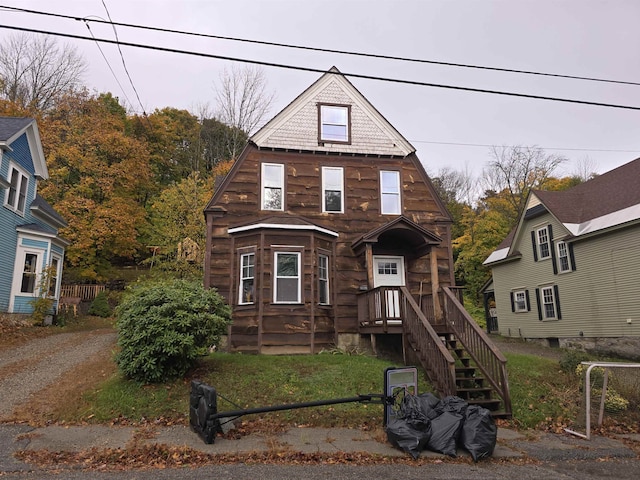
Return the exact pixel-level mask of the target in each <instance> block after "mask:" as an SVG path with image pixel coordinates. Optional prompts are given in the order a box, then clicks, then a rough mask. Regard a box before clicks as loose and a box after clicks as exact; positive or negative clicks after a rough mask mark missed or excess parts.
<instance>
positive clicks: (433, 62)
mask: <svg viewBox="0 0 640 480" xmlns="http://www.w3.org/2000/svg"><path fill="white" fill-rule="evenodd" d="M0 8H6V9H8V10H15V11H19V12H24V13H33V14H36V15H45V16H52V17H58V18H65V19H71V20H79V21H85V19H82V18H79V17H75V16H71V15H63V14H60V13H50V12H42V11H37V10H29V9H26V8H18V7H5V6H2V5H0ZM90 21H92V22H99V23H111V24H112V25H118V26H120V27H129V28H139V29H143V30H152V31H156V32H163V33H177V34H180V35H191V36H196V37H204V38H213V39H217V40H228V41H233V42H243V43H251V44H256V45H267V46H271V47H282V48H291V49H298V50H306V51H312V52H322V53H335V54H339V55H352V56H359V57H367V58H375V59H382V60H397V61H402V62H413V63H425V64H431V65H441V66H446V67H457V68H471V69H476V70H490V71H496V72H506V73H517V74H523V75H537V76H544V77H555V78H565V79H571V80H584V81H590V82H603V83H615V84H621V85H635V86H640V82H631V81H625V80H612V79H607V78H597V77H585V76H578V75H566V74H560V73H547V72H536V71H532V70H518V69H513V68H501V67H489V66H484V65H471V64H464V63H453V62H443V61H437V60H426V59H420V58H409V57H400V56H395V55H381V54H375V53H367V52H351V51H347V50H334V49H329V48H320V47H309V46H302V45H292V44H287V43H278V42H268V41H263V40H252V39H247V38H238V37H228V36H222V35H212V34H206V33H197V32H188V31H184V30H173V29H169V28H161V27H152V26H148V25H136V24H132V23H120V22H107V21H105V20H98V19H91V20H90Z"/></svg>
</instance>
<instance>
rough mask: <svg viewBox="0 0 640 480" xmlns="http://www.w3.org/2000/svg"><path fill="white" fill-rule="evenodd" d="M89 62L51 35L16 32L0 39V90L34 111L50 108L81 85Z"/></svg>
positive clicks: (13, 100) (9, 98)
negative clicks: (1, 41)
mask: <svg viewBox="0 0 640 480" xmlns="http://www.w3.org/2000/svg"><path fill="white" fill-rule="evenodd" d="M85 70H86V62H85V60H84V58H83V57H82V56H81V55H80V54H79V53H78V50H77V49H76V48H75V47H73V46H71V45H68V44H67V45H63V46H59V45H58V43H57V42H56V40H55V39H53V38H52V37H49V36H44V35H43V36H35V35H28V34H15V35H11V36H9V37H8V38H7V40H6V41H5V42H4V43H0V94H1V95H2V97H3V98H5V99H7V100H9V101H11V102H14V103H16V104H17V105H19V106H21V107H24V108H29V109H31V110H34V111H46V110H49V109H51V108H52V107H53V106H54V105H55V104H56V102H57V101H58V100H59V99H60V98H61V97H62V96H63V95H65V94H67V93H69V92H72V91H73V90H75V89H77V88H78V87H79V86H80V85H81V79H82V75H83V73H84V71H85Z"/></svg>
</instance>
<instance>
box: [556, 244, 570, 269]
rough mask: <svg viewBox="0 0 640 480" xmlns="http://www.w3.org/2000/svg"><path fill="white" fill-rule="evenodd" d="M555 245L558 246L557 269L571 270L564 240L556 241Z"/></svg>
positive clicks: (567, 249)
mask: <svg viewBox="0 0 640 480" xmlns="http://www.w3.org/2000/svg"><path fill="white" fill-rule="evenodd" d="M556 247H557V248H558V269H559V270H560V273H564V272H568V271H570V270H571V264H570V263H569V248H568V247H567V244H566V243H565V242H558V243H557V245H556Z"/></svg>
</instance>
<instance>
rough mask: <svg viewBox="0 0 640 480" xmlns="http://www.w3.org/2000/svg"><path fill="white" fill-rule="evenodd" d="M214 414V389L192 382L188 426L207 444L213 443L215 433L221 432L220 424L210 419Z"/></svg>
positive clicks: (195, 381) (216, 409) (215, 397)
mask: <svg viewBox="0 0 640 480" xmlns="http://www.w3.org/2000/svg"><path fill="white" fill-rule="evenodd" d="M216 413H218V400H217V393H216V389H215V388H214V387H211V386H209V385H206V384H204V383H202V382H199V381H198V380H193V381H192V382H191V393H190V394H189V424H190V426H191V429H192V430H193V431H194V432H196V433H197V434H198V435H199V436H200V437H201V438H202V439H203V440H204V441H205V443H207V444H211V443H213V442H214V441H215V436H216V433H218V432H221V428H220V422H219V421H218V420H212V419H211V416H213V415H215V414H216Z"/></svg>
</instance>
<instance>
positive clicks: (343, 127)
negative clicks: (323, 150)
mask: <svg viewBox="0 0 640 480" xmlns="http://www.w3.org/2000/svg"><path fill="white" fill-rule="evenodd" d="M319 107H320V108H319V109H318V125H319V128H318V130H319V132H318V142H319V143H325V142H329V143H351V107H350V106H349V105H319Z"/></svg>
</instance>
